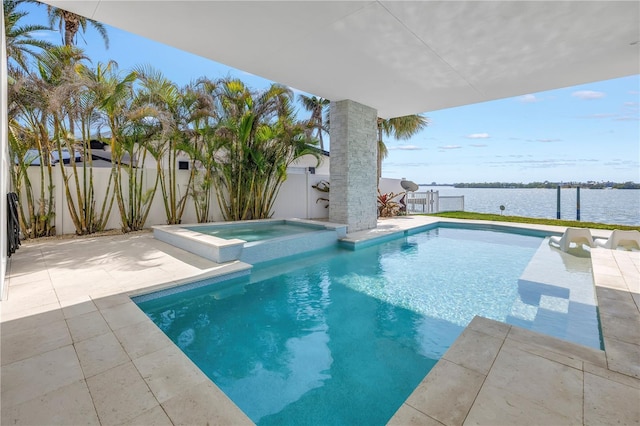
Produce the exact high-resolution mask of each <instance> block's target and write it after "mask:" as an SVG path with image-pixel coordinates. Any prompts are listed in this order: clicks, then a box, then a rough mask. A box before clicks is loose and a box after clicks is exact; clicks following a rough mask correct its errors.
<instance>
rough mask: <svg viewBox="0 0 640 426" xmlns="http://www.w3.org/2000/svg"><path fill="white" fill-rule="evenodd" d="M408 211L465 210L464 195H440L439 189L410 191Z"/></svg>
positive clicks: (407, 203) (407, 198)
mask: <svg viewBox="0 0 640 426" xmlns="http://www.w3.org/2000/svg"><path fill="white" fill-rule="evenodd" d="M406 205H407V213H438V212H449V211H463V210H464V196H463V195H460V196H453V197H451V196H447V197H443V196H440V193H439V192H438V191H427V192H409V193H408V194H407V197H406Z"/></svg>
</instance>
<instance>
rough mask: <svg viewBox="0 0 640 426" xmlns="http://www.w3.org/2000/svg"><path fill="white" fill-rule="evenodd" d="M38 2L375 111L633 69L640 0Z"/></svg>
mask: <svg viewBox="0 0 640 426" xmlns="http://www.w3.org/2000/svg"><path fill="white" fill-rule="evenodd" d="M43 2H44V3H47V4H50V5H53V6H56V7H59V8H62V9H67V10H69V11H72V12H75V13H77V14H79V15H83V16H86V17H88V18H91V19H94V20H96V21H100V22H103V23H106V24H108V25H112V26H114V27H118V28H121V29H123V30H126V31H129V32H132V33H135V34H138V35H141V36H144V37H148V38H150V39H153V40H157V41H159V42H162V43H166V44H168V45H171V46H174V47H177V48H179V49H182V50H185V51H189V52H192V53H195V54H197V55H200V56H203V57H206V58H210V59H212V60H214V61H217V62H220V63H223V64H226V65H229V66H232V67H235V68H238V69H241V70H243V71H247V72H250V73H252V74H255V75H259V76H262V77H265V78H267V79H270V80H273V81H276V82H279V83H282V84H286V85H289V86H291V87H294V88H297V89H300V90H303V91H305V92H308V93H312V94H315V95H317V96H322V97H324V98H328V99H331V100H335V101H337V100H342V99H351V100H354V101H357V102H360V103H362V104H365V105H368V106H370V107H373V108H376V109H377V110H378V115H379V116H381V117H395V116H400V115H406V114H413V113H419V112H427V111H432V110H437V109H442V108H448V107H454V106H460V105H466V104H471V103H476V102H482V101H489V100H493V99H499V98H504V97H510V96H517V95H522V94H527V93H533V92H539V91H543V90H549V89H554V88H559V87H566V86H571V85H576V84H581V83H588V82H592V81H599V80H605V79H610V78H616V77H623V76H627V75H632V74H637V73H639V72H640V43H639V40H640V2H638V1H175V0H174V1H153V0H147V1H131V0H128V1H116V0H83V1H69V0H44V1H43Z"/></svg>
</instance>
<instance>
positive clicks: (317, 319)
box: [136, 228, 598, 424]
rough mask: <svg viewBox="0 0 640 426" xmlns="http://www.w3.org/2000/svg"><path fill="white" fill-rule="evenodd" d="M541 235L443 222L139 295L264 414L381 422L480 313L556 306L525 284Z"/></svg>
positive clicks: (305, 420) (243, 403)
mask: <svg viewBox="0 0 640 426" xmlns="http://www.w3.org/2000/svg"><path fill="white" fill-rule="evenodd" d="M541 243H543V239H542V238H537V237H530V236H523V235H514V234H505V233H500V232H490V231H477V230H466V229H449V228H436V229H433V230H430V231H427V232H423V233H419V234H415V235H410V236H406V237H403V238H400V239H396V240H393V241H388V242H386V243H383V244H379V245H374V246H370V247H366V248H362V249H358V250H355V251H350V250H345V249H341V248H337V247H336V248H332V249H328V250H325V251H322V252H317V253H315V254H313V255H311V256H307V257H300V258H298V259H296V260H295V261H291V262H284V263H271V264H269V263H268V264H264V265H262V266H259V267H257V268H255V270H254V271H253V272H252V274H251V276H250V277H248V278H242V279H236V280H233V281H230V282H228V283H225V284H217V285H216V286H210V287H201V288H198V289H194V290H190V291H187V292H182V293H174V294H172V295H170V296H166V297H162V294H156V295H151V296H145V297H143V298H140V299H137V300H136V303H138V304H139V306H140V307H141V308H142V309H143V310H144V311H145V312H146V313H147V315H148V316H149V317H150V318H151V319H152V320H153V321H154V322H155V323H156V324H157V325H158V326H159V327H160V328H161V329H162V330H163V331H164V332H165V333H166V334H167V335H168V336H169V337H170V338H171V339H172V340H173V341H174V342H175V343H176V344H177V345H178V346H179V347H180V348H181V349H182V350H183V351H184V352H185V354H187V356H189V357H190V358H191V359H192V360H193V361H194V362H195V363H196V364H197V365H198V366H199V368H201V369H202V370H203V371H204V372H205V374H207V375H208V376H209V377H210V378H211V379H212V380H213V381H214V382H215V383H216V384H217V385H218V386H219V387H220V388H221V389H222V390H223V391H224V392H225V393H226V394H227V395H228V396H229V397H230V398H231V399H232V400H233V401H234V402H235V403H236V404H237V405H238V406H239V407H240V408H241V409H243V410H244V411H245V413H247V414H248V415H249V417H250V418H251V419H252V420H253V421H255V422H256V423H259V424H352V423H358V424H383V423H385V422H386V421H388V419H389V418H390V417H391V416H392V415H393V413H394V412H395V411H396V410H397V408H398V407H399V406H400V405H401V404H402V402H403V401H404V400H405V399H406V398H407V396H408V395H409V394H410V393H411V392H412V391H413V389H414V388H415V387H416V386H417V384H418V383H419V382H420V381H421V380H422V378H423V377H424V376H425V375H426V374H427V373H428V372H429V370H430V369H431V368H432V367H433V365H434V364H435V363H436V362H437V360H438V359H439V358H440V357H441V356H442V355H443V354H444V352H445V351H446V350H447V348H448V347H449V346H450V345H451V343H452V342H453V341H454V340H455V339H456V338H457V337H458V335H459V334H460V332H461V331H462V330H463V329H464V327H465V326H466V325H467V324H468V323H469V322H470V321H471V319H472V318H473V316H474V315H481V316H484V317H487V318H491V319H496V320H499V321H503V322H512V323H513V321H516V322H518V321H520V322H518V324H517V325H521V326H526V325H527V324H526V323H525V321H524V320H523V319H522V318H523V317H525V316H523V315H521V314H522V313H523V312H524V313H526V314H527V315H530V314H531V312H532V311H533V310H536V311H538V312H542V313H549V312H550V313H551V314H554V313H555V312H556V311H557V310H558V309H556V311H554V306H555V307H557V305H558V303H556V304H555V305H549V299H548V298H543V297H541V296H540V295H538V297H535V296H532V293H531V291H523V286H524V289H525V290H526V289H528V290H531V287H529V286H528V282H524V283H522V282H520V281H519V278H520V277H521V275H522V274H523V272H524V271H525V270H526V268H527V265H528V264H529V262H530V260H531V259H532V257H533V256H534V255H535V254H536V253H537V252H538V251H539V250H540V249H542V247H543V245H542V244H541ZM532 282H533V281H532ZM534 284H535V283H534ZM542 289H543V290H542V291H543V292H547V293H548V292H549V291H548V289H547V288H546V287H544V285H543V286H542ZM534 290H536V291H537V287H536V288H534ZM534 293H535V292H534ZM547 293H545V295H546V294H547ZM552 293H553V292H552ZM536 294H537V293H536ZM563 295H564V292H563V291H556V292H555V293H553V296H554V297H555V298H562V297H563ZM523 298H524V299H525V300H523ZM536 303H537V305H536ZM569 303H570V302H568V301H567V302H566V304H567V305H568V304H569ZM559 304H560V305H562V303H559ZM523 305H524V308H523ZM593 305H595V303H593ZM594 313H595V311H594ZM535 316H536V317H537V316H538V315H535ZM543 317H544V315H543ZM545 318H547V321H550V319H553V318H556V319H557V317H554V316H553V315H551V316H548V317H545ZM587 322H589V321H587ZM591 322H592V321H591ZM532 324H534V322H532ZM540 324H542V326H544V321H543V322H541V323H539V324H538V326H540ZM595 327H596V328H595V330H594V329H593V328H591V329H590V330H587V329H583V330H581V331H580V332H581V333H585V332H586V333H594V332H595V333H596V334H598V330H597V317H596V326H595ZM540 331H544V330H540ZM552 331H553V330H552ZM564 331H565V332H566V330H564ZM573 331H574V332H575V330H573Z"/></svg>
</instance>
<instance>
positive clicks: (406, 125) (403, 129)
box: [377, 114, 429, 181]
mask: <svg viewBox="0 0 640 426" xmlns="http://www.w3.org/2000/svg"><path fill="white" fill-rule="evenodd" d="M377 124H378V181H380V177H381V176H382V160H384V159H385V158H387V156H388V155H389V151H388V150H387V146H386V145H385V144H384V142H383V141H382V135H383V134H384V135H386V136H393V138H394V139H405V140H406V139H409V138H411V137H412V136H414V135H416V134H417V133H418V132H420V131H421V130H423V129H424V128H425V127H427V126H428V125H429V119H428V118H427V117H425V116H424V115H420V114H414V115H405V116H403V117H396V118H389V119H384V118H380V117H378V122H377Z"/></svg>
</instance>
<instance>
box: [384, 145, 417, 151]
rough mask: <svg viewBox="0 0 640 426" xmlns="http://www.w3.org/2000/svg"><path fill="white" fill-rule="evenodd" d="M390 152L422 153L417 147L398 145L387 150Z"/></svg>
mask: <svg viewBox="0 0 640 426" xmlns="http://www.w3.org/2000/svg"><path fill="white" fill-rule="evenodd" d="M388 149H389V150H390V151H395V150H398V151H422V149H423V148H421V147H419V146H417V145H398V146H392V147H389V148H388Z"/></svg>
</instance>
